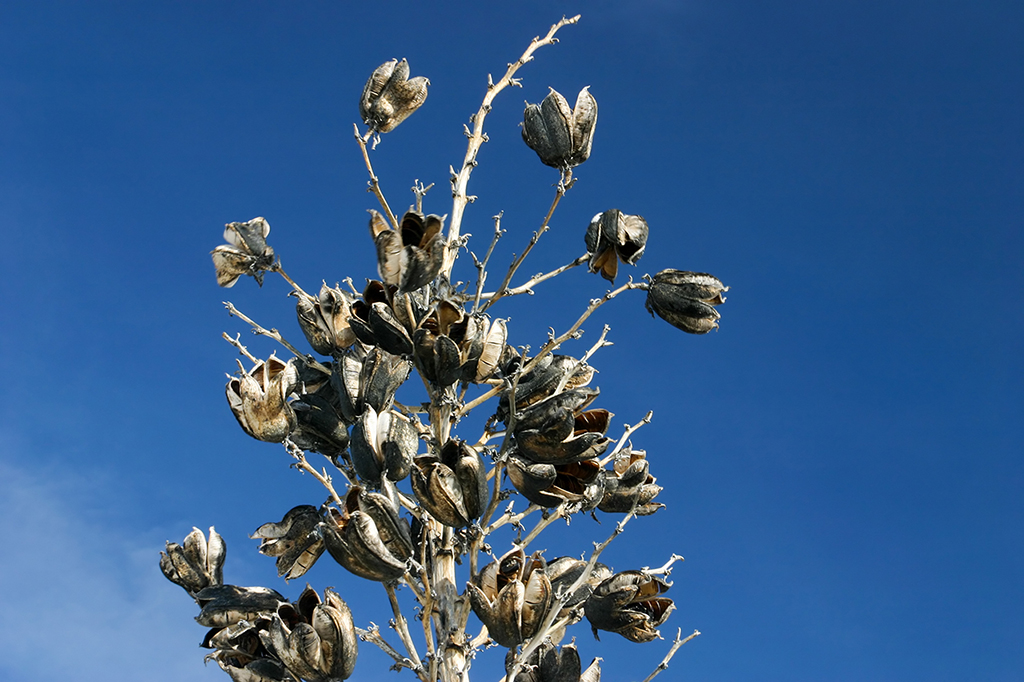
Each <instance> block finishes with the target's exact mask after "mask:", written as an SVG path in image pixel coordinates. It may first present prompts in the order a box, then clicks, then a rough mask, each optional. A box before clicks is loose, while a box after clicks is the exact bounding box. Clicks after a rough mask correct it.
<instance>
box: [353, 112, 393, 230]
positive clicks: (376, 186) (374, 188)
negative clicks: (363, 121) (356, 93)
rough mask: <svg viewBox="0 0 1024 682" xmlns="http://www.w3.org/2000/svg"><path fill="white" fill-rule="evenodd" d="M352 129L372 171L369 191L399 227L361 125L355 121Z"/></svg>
mask: <svg viewBox="0 0 1024 682" xmlns="http://www.w3.org/2000/svg"><path fill="white" fill-rule="evenodd" d="M352 130H353V131H355V134H356V142H358V143H359V150H360V151H361V152H363V161H365V162H366V170H367V171H368V172H369V173H370V182H369V185H370V188H369V191H370V192H373V194H374V196H376V197H377V201H379V202H380V206H381V208H383V209H384V213H386V214H387V216H388V221H389V222H390V223H391V225H392V226H393V227H394V229H396V230H397V229H398V220H397V219H396V218H395V214H394V213H392V212H391V207H390V206H388V200H387V199H385V198H384V193H383V192H381V190H380V181H379V180H377V176H376V175H374V173H373V164H372V163H370V154H369V152H367V151H366V140H364V139H363V136H362V135H360V134H359V127H358V126H357V125H356V124H355V123H353V124H352Z"/></svg>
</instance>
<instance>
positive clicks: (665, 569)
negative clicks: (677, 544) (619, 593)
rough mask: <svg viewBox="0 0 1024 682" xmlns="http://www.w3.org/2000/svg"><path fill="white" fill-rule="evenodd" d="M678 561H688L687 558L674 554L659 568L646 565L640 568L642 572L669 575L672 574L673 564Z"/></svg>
mask: <svg viewBox="0 0 1024 682" xmlns="http://www.w3.org/2000/svg"><path fill="white" fill-rule="evenodd" d="M677 561H686V559H684V558H683V557H681V556H680V555H678V554H673V555H672V556H671V557H669V560H668V561H666V562H665V564H664V565H662V566H659V567H658V568H647V567H646V566H644V567H643V568H642V569H640V572H641V573H645V574H647V575H664V576H669V575H672V564H674V563H675V562H677Z"/></svg>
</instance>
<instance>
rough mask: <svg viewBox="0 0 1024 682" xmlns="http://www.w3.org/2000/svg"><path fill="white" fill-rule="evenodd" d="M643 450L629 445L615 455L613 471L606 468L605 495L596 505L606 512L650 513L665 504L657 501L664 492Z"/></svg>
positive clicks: (646, 514) (645, 514) (643, 514)
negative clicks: (659, 494)
mask: <svg viewBox="0 0 1024 682" xmlns="http://www.w3.org/2000/svg"><path fill="white" fill-rule="evenodd" d="M646 456H647V453H646V452H644V451H643V450H632V449H626V450H623V451H621V452H619V453H617V454H616V455H615V462H614V464H613V465H612V470H611V471H605V472H604V474H605V477H604V496H603V497H602V498H601V503H600V504H599V505H598V506H597V508H598V509H600V510H601V511H603V512H608V513H612V514H616V513H618V514H626V513H629V512H633V513H634V514H636V515H637V516H648V515H650V514H653V513H654V512H656V511H658V510H659V509H663V508H664V507H665V505H663V504H660V503H658V502H655V501H654V498H655V497H657V496H658V493H660V492H661V486H660V485H657V483H656V480H657V479H655V478H654V476H651V474H650V473H649V471H650V466H649V464H648V462H647V460H646V459H645V458H646Z"/></svg>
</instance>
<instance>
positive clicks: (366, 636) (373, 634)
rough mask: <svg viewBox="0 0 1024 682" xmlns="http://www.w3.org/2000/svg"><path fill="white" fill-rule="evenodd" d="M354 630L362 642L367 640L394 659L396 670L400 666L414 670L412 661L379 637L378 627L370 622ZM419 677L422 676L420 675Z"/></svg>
mask: <svg viewBox="0 0 1024 682" xmlns="http://www.w3.org/2000/svg"><path fill="white" fill-rule="evenodd" d="M355 630H356V634H357V635H359V639H361V640H363V641H364V642H369V643H370V644H374V645H376V646H377V647H378V648H379V649H380V650H381V651H383V652H384V653H386V654H387V655H388V656H390V657H391V658H393V659H395V665H394V668H395V669H396V670H400V669H401V668H409V669H410V670H413V671H415V668H414V667H413V665H414V663H413V662H412V661H411V660H410V659H408V658H407V657H405V656H403V655H402V654H400V653H398V650H397V649H395V647H393V646H391V645H390V644H388V642H387V640H385V639H384V638H383V637H381V634H380V629H379V628H378V627H377V626H376V625H374V624H373V623H370V627H368V628H366V629H363V628H360V627H357V628H356V629H355ZM420 679H424V678H423V677H422V676H421V677H420Z"/></svg>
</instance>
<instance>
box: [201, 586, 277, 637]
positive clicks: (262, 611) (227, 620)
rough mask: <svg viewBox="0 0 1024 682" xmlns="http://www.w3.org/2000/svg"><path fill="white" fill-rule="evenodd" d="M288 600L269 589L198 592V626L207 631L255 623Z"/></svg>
mask: <svg viewBox="0 0 1024 682" xmlns="http://www.w3.org/2000/svg"><path fill="white" fill-rule="evenodd" d="M284 601H285V599H284V597H282V596H281V595H280V594H278V593H277V592H275V591H274V590H272V589H270V588H268V587H239V586H237V585H211V586H210V587H207V588H204V589H202V590H200V591H199V593H198V594H197V595H196V602H198V603H199V607H200V609H202V610H201V611H200V612H199V615H198V616H196V622H197V623H199V624H200V625H203V626H206V627H227V626H229V625H234V624H235V623H237V622H238V621H240V620H248V621H253V620H256V619H257V618H259V617H260V616H268V617H269V616H270V615H272V614H274V613H276V612H277V607H278V606H280V605H281V604H282V603H284Z"/></svg>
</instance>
